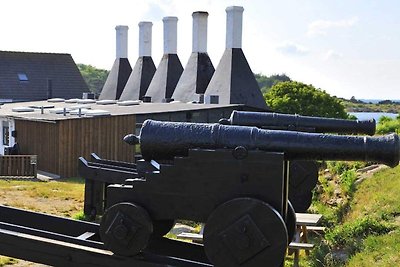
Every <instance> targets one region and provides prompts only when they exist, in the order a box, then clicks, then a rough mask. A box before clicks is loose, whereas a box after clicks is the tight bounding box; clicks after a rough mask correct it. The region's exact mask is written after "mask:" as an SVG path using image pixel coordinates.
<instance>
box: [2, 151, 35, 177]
mask: <svg viewBox="0 0 400 267" xmlns="http://www.w3.org/2000/svg"><path fill="white" fill-rule="evenodd" d="M36 163H37V155H5V156H0V179H1V178H3V179H4V178H37V167H36V166H37V165H36Z"/></svg>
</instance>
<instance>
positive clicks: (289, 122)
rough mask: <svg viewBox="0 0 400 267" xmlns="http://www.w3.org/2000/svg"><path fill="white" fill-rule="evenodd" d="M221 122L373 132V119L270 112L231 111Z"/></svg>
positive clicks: (359, 132)
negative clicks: (360, 119)
mask: <svg viewBox="0 0 400 267" xmlns="http://www.w3.org/2000/svg"><path fill="white" fill-rule="evenodd" d="M220 123H221V124H225V125H228V124H229V125H242V126H255V127H260V128H266V129H275V130H291V131H301V132H316V133H344V134H368V135H374V134H375V124H376V123H375V120H374V119H372V120H366V121H359V120H345V119H334V118H322V117H311V116H300V115H290V114H280V113H270V112H249V111H236V110H235V111H233V112H232V113H231V116H230V118H229V119H221V120H220Z"/></svg>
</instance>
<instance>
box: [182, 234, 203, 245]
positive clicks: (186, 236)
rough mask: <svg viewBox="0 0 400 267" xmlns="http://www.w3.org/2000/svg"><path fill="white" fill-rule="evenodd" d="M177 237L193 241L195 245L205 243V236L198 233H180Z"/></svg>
mask: <svg viewBox="0 0 400 267" xmlns="http://www.w3.org/2000/svg"><path fill="white" fill-rule="evenodd" d="M176 237H178V238H180V239H186V240H192V242H193V243H197V244H202V243H203V235H202V234H196V233H186V232H183V233H180V234H179V235H177V236H176Z"/></svg>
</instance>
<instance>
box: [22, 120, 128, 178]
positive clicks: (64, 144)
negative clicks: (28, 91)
mask: <svg viewBox="0 0 400 267" xmlns="http://www.w3.org/2000/svg"><path fill="white" fill-rule="evenodd" d="M15 127H16V130H17V132H18V139H17V140H18V142H19V144H20V147H21V152H22V153H24V154H36V155H38V169H39V170H43V171H47V172H51V173H55V174H59V175H60V176H61V177H72V176H77V175H78V173H77V166H78V158H79V157H80V156H83V157H85V158H89V157H90V153H92V152H94V153H96V154H98V155H99V156H100V157H102V158H106V159H112V160H121V161H128V162H132V161H133V158H134V149H133V147H132V146H129V145H127V144H125V143H124V142H123V141H122V138H123V137H124V136H125V135H126V134H128V133H133V132H134V130H135V116H134V115H129V116H109V117H98V118H81V119H71V120H62V121H57V122H56V123H46V122H37V121H22V120H21V121H16V125H15Z"/></svg>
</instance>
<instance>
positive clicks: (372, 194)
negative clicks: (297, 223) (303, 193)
mask: <svg viewBox="0 0 400 267" xmlns="http://www.w3.org/2000/svg"><path fill="white" fill-rule="evenodd" d="M349 171H350V172H354V170H351V169H349V170H345V171H344V172H342V174H341V175H339V176H336V177H337V178H336V179H337V180H338V182H337V184H339V185H340V183H341V184H342V185H343V184H346V183H348V185H352V186H350V187H353V189H350V191H348V193H347V194H343V192H340V191H343V188H344V187H343V186H339V187H336V188H333V189H332V188H330V189H329V187H330V186H327V184H329V183H330V184H331V185H332V184H333V183H335V182H334V180H335V178H332V179H331V180H330V181H326V180H325V179H324V176H321V177H320V183H319V184H320V185H319V186H320V187H325V189H321V188H320V190H322V191H323V192H320V194H321V196H319V198H318V201H315V202H314V204H313V208H312V209H314V211H316V212H319V213H322V214H323V215H324V218H325V221H324V223H323V224H324V225H326V226H327V228H328V230H327V232H326V233H325V236H324V238H322V239H321V238H320V237H318V236H314V239H313V242H314V243H315V244H316V248H315V249H314V250H313V251H312V253H311V255H310V256H309V257H302V261H301V266H309V267H317V266H318V267H339V266H348V267H360V266H382V267H386V266H387V267H394V266H400V253H399V251H400V242H398V241H399V240H400V167H399V166H398V167H396V168H393V169H390V168H384V169H382V170H380V171H378V172H377V173H375V174H374V175H372V176H368V175H367V176H365V177H368V178H365V177H364V178H365V179H360V180H359V181H358V182H356V181H357V179H358V178H360V175H358V176H356V177H353V179H350V180H351V181H353V182H350V183H349V179H348V177H349V173H348V172H349ZM343 173H344V174H345V175H343ZM346 173H347V174H346ZM354 174H355V172H354ZM350 176H352V175H350ZM346 177H347V178H346ZM324 184H325V185H324ZM317 190H318V189H317ZM337 191H339V192H340V193H339V196H337V198H340V199H342V198H345V199H344V200H343V201H342V202H341V203H340V204H338V203H336V202H332V201H330V202H329V201H327V202H325V203H324V201H321V200H322V199H323V198H326V197H327V195H329V194H333V195H335V194H337ZM332 192H333V193H332ZM331 199H332V198H331ZM290 261H291V258H289V261H288V264H287V265H286V266H287V267H288V266H290Z"/></svg>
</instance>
